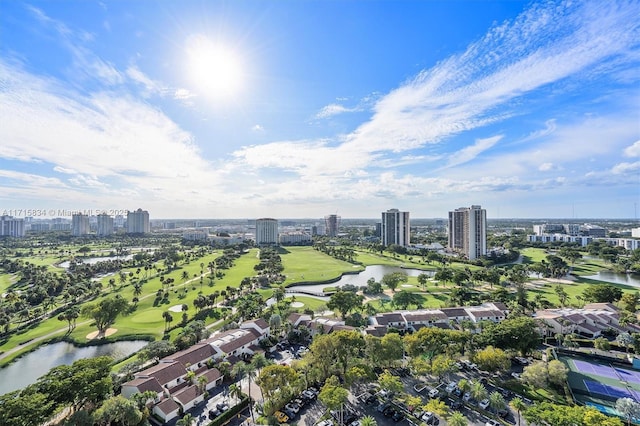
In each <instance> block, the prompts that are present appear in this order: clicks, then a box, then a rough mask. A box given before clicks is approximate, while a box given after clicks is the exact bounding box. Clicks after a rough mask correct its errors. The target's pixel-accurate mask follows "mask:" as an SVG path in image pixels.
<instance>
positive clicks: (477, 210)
mask: <svg viewBox="0 0 640 426" xmlns="http://www.w3.org/2000/svg"><path fill="white" fill-rule="evenodd" d="M449 248H450V249H452V250H455V251H458V252H460V253H462V254H464V255H465V256H467V258H468V259H469V260H473V259H477V258H479V257H481V256H484V255H486V254H487V211H486V210H485V209H483V208H481V207H480V206H471V207H460V208H459V209H455V210H454V211H452V212H449Z"/></svg>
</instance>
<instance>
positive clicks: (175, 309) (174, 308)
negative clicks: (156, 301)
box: [169, 305, 182, 312]
mask: <svg viewBox="0 0 640 426" xmlns="http://www.w3.org/2000/svg"><path fill="white" fill-rule="evenodd" d="M169 310H170V311H171V312H182V305H173V306H172V307H170V308H169Z"/></svg>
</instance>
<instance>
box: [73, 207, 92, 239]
mask: <svg viewBox="0 0 640 426" xmlns="http://www.w3.org/2000/svg"><path fill="white" fill-rule="evenodd" d="M89 231H90V228H89V216H87V215H86V214H81V213H77V214H74V215H72V216H71V235H73V236H74V237H80V236H83V235H88V234H89Z"/></svg>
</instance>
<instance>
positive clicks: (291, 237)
mask: <svg viewBox="0 0 640 426" xmlns="http://www.w3.org/2000/svg"><path fill="white" fill-rule="evenodd" d="M278 240H279V241H280V245H283V246H304V245H311V243H312V241H313V238H312V237H311V234H308V233H306V232H302V231H293V232H284V233H281V234H280V235H279V236H278Z"/></svg>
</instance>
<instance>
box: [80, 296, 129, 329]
mask: <svg viewBox="0 0 640 426" xmlns="http://www.w3.org/2000/svg"><path fill="white" fill-rule="evenodd" d="M128 311H129V302H127V301H126V300H125V299H123V298H122V297H121V296H120V295H117V296H116V297H110V298H106V299H103V300H101V301H100V302H98V303H96V304H89V305H85V306H84V307H83V308H82V310H81V312H82V315H83V316H85V317H88V318H92V319H93V320H94V321H95V322H96V327H97V328H98V332H100V333H104V332H105V331H106V330H107V329H108V328H109V327H110V326H111V325H113V323H114V322H115V321H116V318H117V317H118V315H120V314H125V313H127V312H128Z"/></svg>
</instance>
